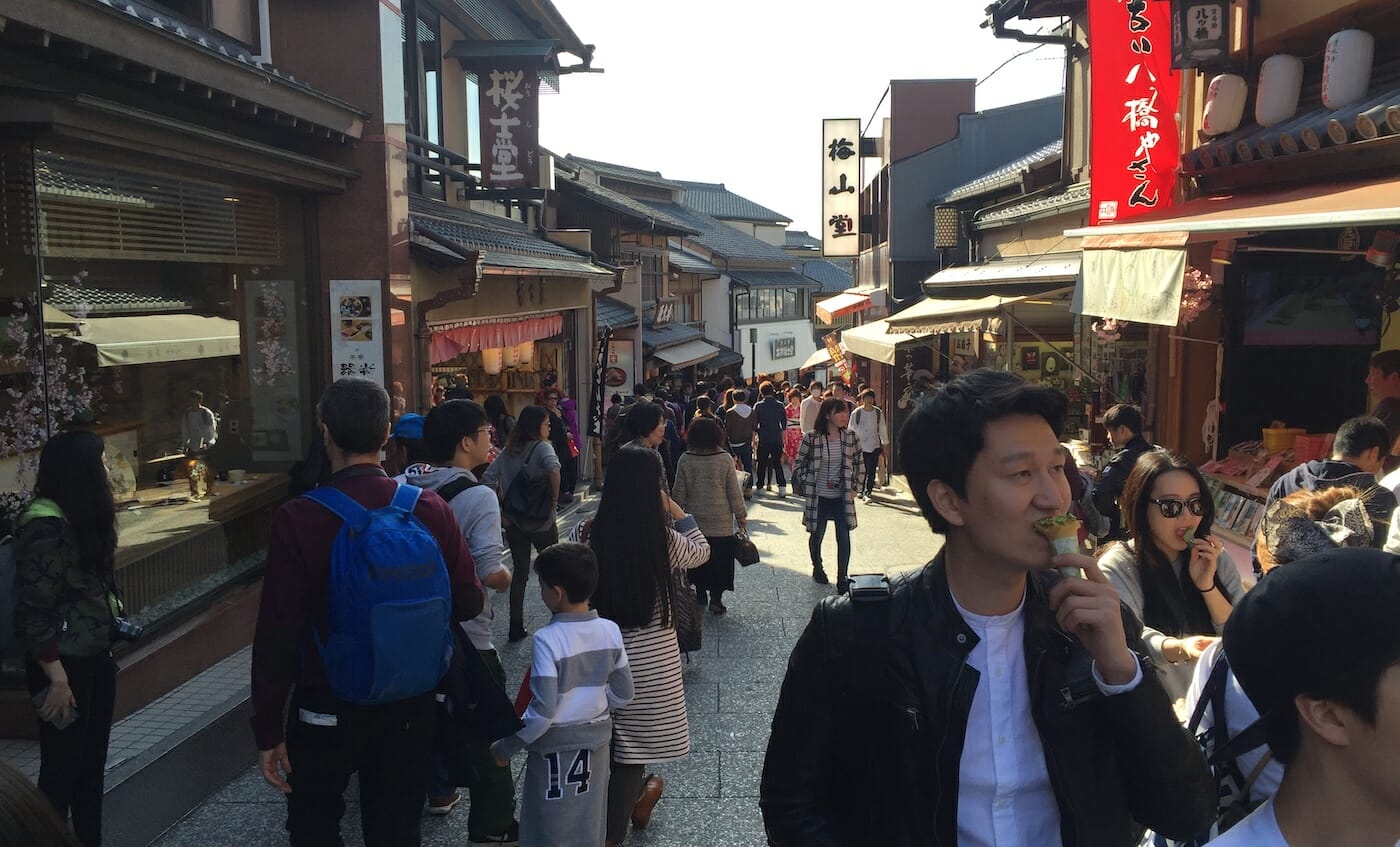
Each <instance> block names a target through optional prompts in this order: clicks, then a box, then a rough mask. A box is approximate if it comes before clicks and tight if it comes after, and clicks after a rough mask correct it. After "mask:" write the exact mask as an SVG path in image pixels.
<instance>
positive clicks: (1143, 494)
mask: <svg viewBox="0 0 1400 847" xmlns="http://www.w3.org/2000/svg"><path fill="white" fill-rule="evenodd" d="M1172 471H1182V472H1183V473H1187V474H1190V475H1191V478H1192V479H1194V480H1195V481H1196V485H1198V486H1200V497H1201V506H1202V507H1203V511H1202V512H1201V524H1200V526H1201V528H1202V531H1200V532H1199V534H1201V535H1204V534H1205V532H1206V531H1209V529H1210V526H1211V525H1212V524H1213V523H1214V522H1215V500H1214V499H1213V498H1212V497H1211V494H1210V488H1209V487H1208V486H1207V485H1206V479H1205V477H1204V476H1202V475H1201V471H1200V469H1199V468H1197V467H1196V466H1195V465H1194V464H1192V463H1191V460H1190V459H1187V458H1186V457H1185V456H1182V455H1181V454H1180V453H1173V452H1171V451H1170V450H1149V451H1147V452H1146V453H1143V454H1142V455H1141V456H1139V457H1138V460H1137V464H1135V465H1134V466H1133V472H1132V473H1130V474H1129V475H1128V479H1127V482H1125V483H1124V484H1123V519H1124V522H1125V527H1126V529H1127V531H1128V533H1129V534H1130V535H1131V536H1132V538H1133V558H1134V559H1136V561H1137V569H1138V578H1139V581H1140V582H1141V583H1142V622H1143V623H1144V624H1146V625H1148V626H1150V627H1152V628H1153V629H1155V630H1157V631H1159V632H1163V633H1166V634H1167V635H1171V636H1181V635H1202V634H1209V633H1213V632H1215V623H1214V622H1213V621H1212V620H1211V617H1210V610H1209V609H1208V608H1206V601H1205V598H1203V597H1202V596H1201V592H1200V591H1199V590H1198V589H1197V588H1196V586H1195V584H1194V583H1192V582H1191V574H1190V569H1189V568H1188V567H1187V566H1186V565H1185V564H1183V565H1182V568H1181V574H1180V576H1178V575H1177V574H1176V573H1175V572H1174V571H1173V568H1172V562H1171V560H1170V559H1168V558H1167V554H1166V552H1164V551H1163V550H1161V549H1159V548H1158V547H1157V542H1156V540H1154V539H1153V538H1152V530H1151V529H1150V527H1151V524H1150V523H1149V522H1148V511H1147V510H1148V509H1155V508H1157V506H1156V505H1154V504H1152V503H1150V502H1148V501H1149V500H1150V499H1151V498H1152V486H1154V485H1156V484H1157V478H1158V477H1160V476H1161V475H1162V474H1165V473H1170V472H1172ZM1190 555H1191V551H1190V549H1189V548H1188V549H1187V551H1186V556H1187V559H1188V561H1189V559H1190ZM1215 585H1216V587H1217V588H1219V589H1220V593H1221V594H1222V595H1225V589H1224V588H1223V587H1221V584H1220V576H1219V574H1217V575H1216V577H1215ZM1225 597H1226V599H1227V600H1229V601H1230V602H1232V603H1233V602H1234V601H1235V600H1236V599H1237V598H1234V597H1229V596H1228V595H1225Z"/></svg>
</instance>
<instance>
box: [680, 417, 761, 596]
mask: <svg viewBox="0 0 1400 847" xmlns="http://www.w3.org/2000/svg"><path fill="white" fill-rule="evenodd" d="M723 437H724V433H723V432H722V431H721V430H720V428H719V425H718V424H716V423H715V422H714V421H711V420H707V419H703V418H702V419H699V420H696V421H695V423H694V425H692V426H691V428H690V449H689V450H687V451H686V452H685V453H683V454H681V460H680V463H679V464H678V465H677V467H676V484H675V485H674V486H672V488H671V497H672V499H674V500H675V501H676V505H678V506H680V507H681V508H682V509H684V510H685V511H687V512H689V513H690V514H692V515H694V516H695V520H696V522H697V523H698V524H699V526H700V531H701V532H702V533H704V535H705V540H706V541H708V542H709V544H710V559H709V561H707V562H706V563H705V564H703V565H701V566H700V567H698V568H694V569H692V570H691V571H690V573H689V576H690V584H691V585H693V586H695V599H696V601H697V602H699V603H700V604H701V605H702V606H703V605H706V604H708V605H709V607H710V611H711V612H714V613H715V614H717V615H722V614H724V613H725V612H727V611H728V608H727V607H726V606H725V605H724V601H723V597H724V592H726V591H733V590H734V557H735V555H736V551H737V549H738V538H737V536H736V535H735V529H736V527H737V528H738V529H739V530H742V531H747V530H748V525H749V520H748V510H747V508H746V507H745V505H744V495H743V492H742V491H741V490H740V488H739V474H738V471H736V470H734V457H732V456H730V455H729V454H728V453H726V452H725V451H724V449H723V448H722V447H721V444H722V441H723Z"/></svg>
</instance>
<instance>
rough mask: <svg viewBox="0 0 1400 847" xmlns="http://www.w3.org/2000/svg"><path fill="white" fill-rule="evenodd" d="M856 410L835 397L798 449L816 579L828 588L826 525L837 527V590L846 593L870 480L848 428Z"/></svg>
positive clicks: (796, 474)
mask: <svg viewBox="0 0 1400 847" xmlns="http://www.w3.org/2000/svg"><path fill="white" fill-rule="evenodd" d="M850 417H851V411H850V409H849V408H848V407H847V406H846V401H844V400H838V399H836V398H835V397H829V398H827V399H826V400H823V401H822V404H821V407H820V408H819V409H818V411H817V419H816V424H815V427H814V428H813V429H812V431H811V432H809V433H807V434H806V435H804V436H803V437H802V444H801V446H799V447H798V450H797V469H796V470H795V471H794V472H793V477H794V478H795V479H796V480H798V482H797V490H798V493H799V494H801V495H802V497H803V499H804V506H803V510H802V520H803V524H804V525H805V526H806V528H807V532H808V533H809V535H808V537H807V551H808V553H809V555H810V556H811V559H812V581H813V582H816V583H817V584H818V585H827V584H829V582H830V579H829V578H828V577H827V575H826V569H825V568H824V567H823V566H822V541H823V540H824V539H825V538H826V525H827V524H828V523H831V524H835V525H836V592H837V593H838V594H844V593H845V592H846V588H847V586H846V575H847V573H848V572H849V571H850V566H851V530H853V529H855V528H856V492H858V491H860V490H861V485H862V483H863V481H864V475H865V463H864V461H862V459H861V455H860V439H859V438H857V437H856V434H855V433H854V432H851V431H850V430H849V429H847V428H846V425H847V423H849V421H850Z"/></svg>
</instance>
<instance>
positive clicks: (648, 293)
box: [622, 249, 666, 303]
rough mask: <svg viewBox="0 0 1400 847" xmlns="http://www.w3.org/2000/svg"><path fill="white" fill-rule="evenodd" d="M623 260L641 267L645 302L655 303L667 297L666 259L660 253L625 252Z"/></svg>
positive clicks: (645, 251) (643, 299) (644, 251)
mask: <svg viewBox="0 0 1400 847" xmlns="http://www.w3.org/2000/svg"><path fill="white" fill-rule="evenodd" d="M622 259H623V261H624V262H636V263H637V264H638V265H640V266H641V272H642V301H643V302H652V303H655V302H656V301H657V300H660V299H661V298H663V297H665V296H666V288H665V278H666V259H665V258H664V257H663V256H662V255H661V253H660V252H659V251H651V250H635V249H634V250H625V251H623V253H622Z"/></svg>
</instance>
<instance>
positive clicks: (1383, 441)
mask: <svg viewBox="0 0 1400 847" xmlns="http://www.w3.org/2000/svg"><path fill="white" fill-rule="evenodd" d="M1390 444H1391V441H1390V432H1389V431H1388V430H1387V429H1386V428H1385V423H1383V422H1382V421H1381V419H1380V418H1376V417H1371V416H1370V415H1362V416H1361V417H1357V418H1350V419H1348V420H1345V421H1342V425H1341V426H1339V427H1337V437H1336V438H1334V439H1333V440H1332V455H1333V456H1337V457H1339V458H1346V457H1355V456H1360V455H1361V454H1362V453H1365V452H1366V451H1367V450H1370V449H1371V448H1372V447H1374V448H1376V449H1377V450H1379V451H1380V455H1381V457H1382V458H1384V457H1385V456H1387V455H1388V454H1389V453H1390Z"/></svg>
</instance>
